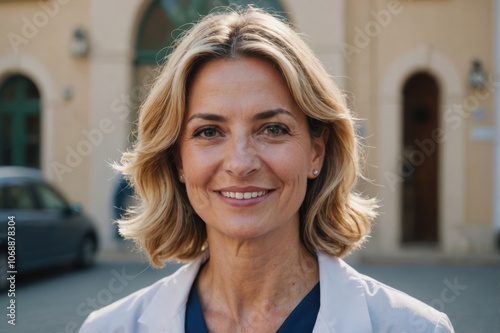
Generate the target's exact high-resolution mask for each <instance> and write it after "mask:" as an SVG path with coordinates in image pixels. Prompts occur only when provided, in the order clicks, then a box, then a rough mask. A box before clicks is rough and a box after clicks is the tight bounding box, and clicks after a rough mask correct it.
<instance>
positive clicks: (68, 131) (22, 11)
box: [0, 0, 90, 208]
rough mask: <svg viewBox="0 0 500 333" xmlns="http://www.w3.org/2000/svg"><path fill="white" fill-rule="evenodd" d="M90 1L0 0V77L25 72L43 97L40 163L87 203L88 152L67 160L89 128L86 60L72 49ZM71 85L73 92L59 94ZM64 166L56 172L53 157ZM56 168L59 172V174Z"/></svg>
mask: <svg viewBox="0 0 500 333" xmlns="http://www.w3.org/2000/svg"><path fill="white" fill-rule="evenodd" d="M88 5H89V4H88V2H87V1H84V0H58V1H55V0H54V1H43V2H42V1H40V2H39V1H22V2H19V1H7V2H0V22H2V23H1V25H0V31H1V35H2V36H4V37H6V38H0V81H3V80H5V79H6V78H7V77H9V76H10V75H12V74H16V73H20V74H24V75H26V76H27V77H29V78H30V79H31V80H33V81H34V82H35V84H36V85H37V86H38V88H39V90H40V93H41V98H42V110H41V113H42V142H41V147H42V151H41V159H42V161H41V164H42V170H43V172H44V174H45V175H46V176H47V178H50V179H51V180H52V181H53V182H54V184H55V185H56V186H57V187H59V188H60V189H62V191H63V192H65V193H66V194H67V195H69V198H70V199H71V200H72V201H75V202H79V203H81V204H83V205H84V206H86V208H88V200H87V198H88V195H89V187H88V182H87V179H88V178H89V176H90V174H89V168H88V166H89V158H88V157H85V156H83V157H82V158H81V160H80V159H74V160H73V162H74V163H72V162H70V165H71V166H69V165H68V163H67V162H66V158H67V154H68V151H67V150H66V147H69V149H73V150H76V149H77V146H78V144H79V142H80V141H81V140H84V139H85V136H84V134H83V133H82V130H85V129H88V121H89V103H88V100H89V95H88V93H89V85H88V60H87V59H76V58H73V57H72V56H71V55H70V41H71V37H72V34H73V31H74V29H75V28H76V27H78V26H82V27H83V28H88V25H89V21H88V12H89V7H88ZM65 87H70V88H71V89H72V91H73V97H72V98H71V99H69V100H65V99H64V98H63V90H64V88H65ZM56 162H58V163H61V164H62V165H65V166H66V167H67V169H64V171H63V170H62V169H60V168H59V169H58V170H59V171H58V172H54V167H55V165H56V164H55V163H56ZM57 174H59V176H58V175H57Z"/></svg>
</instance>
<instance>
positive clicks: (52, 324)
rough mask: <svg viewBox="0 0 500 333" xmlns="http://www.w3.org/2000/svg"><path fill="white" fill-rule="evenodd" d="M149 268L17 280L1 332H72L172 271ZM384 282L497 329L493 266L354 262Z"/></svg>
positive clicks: (475, 332)
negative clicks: (12, 318)
mask: <svg viewBox="0 0 500 333" xmlns="http://www.w3.org/2000/svg"><path fill="white" fill-rule="evenodd" d="M177 267H178V266H177V265H175V264H171V265H170V266H167V267H166V268H165V269H163V270H153V269H151V268H148V265H147V264H146V263H144V262H142V263H141V261H140V260H138V259H137V257H132V258H130V256H123V255H121V256H116V255H111V256H110V255H107V256H106V255H105V256H102V257H101V259H100V260H99V264H97V265H96V266H95V267H93V268H91V269H88V270H84V271H74V270H71V269H57V270H54V271H52V272H45V273H43V274H36V275H31V276H29V277H24V278H23V279H22V280H20V281H18V286H17V290H16V326H12V325H9V324H8V323H7V319H8V318H7V316H6V314H7V310H6V306H7V300H8V299H7V296H6V294H5V293H2V295H1V297H0V308H1V309H3V310H2V311H4V312H5V314H3V315H2V316H1V317H0V318H1V321H0V332H22V333H35V332H36V333H40V332H42V333H62V332H64V333H70V332H71V333H72V332H78V328H79V327H80V325H81V323H82V322H83V321H84V320H85V317H86V316H87V314H88V313H89V312H90V311H91V310H92V309H93V308H98V307H101V306H104V305H107V304H109V303H111V302H112V301H114V300H117V299H119V298H121V297H123V296H126V295H128V294H130V293H132V292H133V291H135V290H137V289H140V288H142V287H144V286H147V285H149V284H151V283H152V282H153V281H156V280H158V279H159V278H161V277H163V276H166V275H168V274H171V273H172V272H173V271H175V269H177ZM355 267H356V268H357V269H358V270H359V271H361V272H363V273H365V274H367V275H370V276H372V277H374V278H376V279H378V280H380V281H382V282H384V283H386V284H389V285H391V286H393V287H395V288H398V289H401V290H403V291H405V292H407V293H408V294H410V295H413V296H415V297H417V298H419V299H421V300H422V301H424V302H425V303H427V304H431V305H432V306H434V307H436V308H438V309H440V310H443V311H444V312H446V313H447V314H448V315H449V317H450V319H451V321H452V322H453V324H454V326H455V329H456V332H463V333H466V332H467V333H481V332H484V333H497V332H500V329H499V317H500V316H499V315H500V267H499V266H498V265H496V266H494V265H456V264H454V265H395V264H394V265H388V264H384V265H381V264H377V265H359V264H358V265H355Z"/></svg>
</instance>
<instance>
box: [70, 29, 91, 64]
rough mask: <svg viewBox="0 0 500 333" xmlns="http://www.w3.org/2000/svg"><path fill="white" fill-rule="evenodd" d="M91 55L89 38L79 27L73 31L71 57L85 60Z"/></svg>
mask: <svg viewBox="0 0 500 333" xmlns="http://www.w3.org/2000/svg"><path fill="white" fill-rule="evenodd" d="M88 53H89V40H88V36H87V34H86V33H85V31H83V29H82V28H80V27H78V28H76V29H75V30H74V31H73V36H72V39H71V55H73V56H74V57H75V58H83V57H85V56H86V55H87V54H88Z"/></svg>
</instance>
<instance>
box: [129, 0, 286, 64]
mask: <svg viewBox="0 0 500 333" xmlns="http://www.w3.org/2000/svg"><path fill="white" fill-rule="evenodd" d="M232 4H235V5H242V6H244V5H248V4H253V5H255V6H258V7H261V8H263V9H265V10H272V11H273V12H277V13H279V14H280V15H283V16H284V15H285V13H284V11H283V8H282V6H281V4H280V2H279V1H278V0H254V1H251V0H250V1H248V0H247V1H245V0H239V1H234V0H154V1H153V2H152V4H151V5H150V6H149V8H148V9H147V11H146V13H145V15H144V17H143V19H142V21H141V24H140V26H139V31H138V35H137V42H136V57H135V62H136V64H158V63H161V62H162V60H163V59H165V55H167V54H168V52H169V46H171V44H172V42H173V41H174V39H175V38H177V37H178V36H179V34H180V33H181V32H182V31H184V30H185V29H187V28H188V27H189V24H190V23H193V22H196V21H198V20H199V19H200V17H201V16H203V15H206V14H208V13H209V12H210V11H212V10H214V8H224V7H225V6H229V5H232Z"/></svg>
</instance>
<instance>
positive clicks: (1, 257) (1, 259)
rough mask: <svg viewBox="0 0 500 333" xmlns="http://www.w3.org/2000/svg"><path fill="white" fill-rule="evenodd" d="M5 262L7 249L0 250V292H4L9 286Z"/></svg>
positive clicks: (6, 263)
mask: <svg viewBox="0 0 500 333" xmlns="http://www.w3.org/2000/svg"><path fill="white" fill-rule="evenodd" d="M7 265H8V262H7V249H1V251H0V290H6V289H7V287H8V286H9V281H8V280H7V277H8V276H7V271H8V270H9V269H8V267H7Z"/></svg>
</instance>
